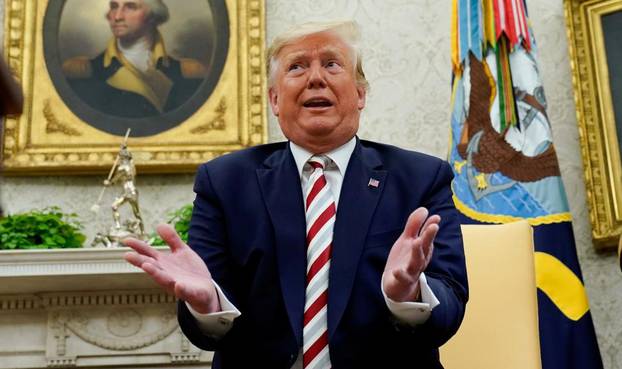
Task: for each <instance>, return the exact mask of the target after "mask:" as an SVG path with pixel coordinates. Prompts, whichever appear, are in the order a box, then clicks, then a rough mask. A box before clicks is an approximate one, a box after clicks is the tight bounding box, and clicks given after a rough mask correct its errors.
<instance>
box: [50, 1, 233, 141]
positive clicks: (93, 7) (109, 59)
mask: <svg viewBox="0 0 622 369" xmlns="http://www.w3.org/2000/svg"><path fill="white" fill-rule="evenodd" d="M43 41H44V57H45V60H46V65H47V67H48V71H49V73H50V77H51V79H52V82H53V84H54V86H55V88H56V90H57V92H58V93H59V95H60V96H61V98H62V99H63V101H64V102H65V103H66V104H67V106H68V107H69V108H70V109H71V110H72V112H73V113H74V114H76V115H77V116H78V117H79V118H80V119H82V120H83V121H85V122H86V123H87V124H89V125H92V126H93V127H95V128H97V129H100V130H102V131H104V132H108V133H111V134H115V135H123V134H124V132H125V131H126V130H127V128H132V133H133V134H132V135H133V136H150V135H155V134H158V133H161V132H163V131H165V130H168V129H170V128H173V127H175V126H177V125H179V124H181V123H182V122H183V121H184V120H186V119H187V118H188V117H190V116H191V115H192V114H193V113H194V112H196V110H197V109H198V108H200V107H201V105H202V104H204V103H205V102H206V101H207V99H208V98H209V96H210V95H211V93H212V91H213V90H214V88H215V86H216V84H217V83H218V80H219V77H220V74H221V73H222V71H223V67H224V62H225V59H226V56H227V51H228V46H229V45H228V42H229V22H228V13H227V8H226V5H225V4H224V1H208V0H184V1H183V6H181V4H180V2H179V1H174V0H89V1H83V0H50V2H49V4H48V8H47V9H46V13H45V18H44V24H43Z"/></svg>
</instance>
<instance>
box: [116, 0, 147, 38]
mask: <svg viewBox="0 0 622 369" xmlns="http://www.w3.org/2000/svg"><path fill="white" fill-rule="evenodd" d="M106 18H108V23H109V24H110V30H111V31H112V34H113V35H114V36H115V37H117V38H119V39H121V40H122V41H135V40H137V39H139V38H140V37H142V36H144V35H145V34H147V32H149V31H150V30H151V28H152V26H151V25H150V24H149V8H148V7H147V6H146V5H145V3H144V2H143V0H111V1H110V9H109V10H108V14H107V17H106Z"/></svg>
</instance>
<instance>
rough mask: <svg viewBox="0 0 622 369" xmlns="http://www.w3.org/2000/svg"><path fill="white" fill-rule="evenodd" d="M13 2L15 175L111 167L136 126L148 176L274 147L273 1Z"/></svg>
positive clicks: (135, 140) (10, 51)
mask: <svg viewBox="0 0 622 369" xmlns="http://www.w3.org/2000/svg"><path fill="white" fill-rule="evenodd" d="M182 3H183V4H182ZM5 7H6V9H5V25H4V26H5V28H4V29H5V33H4V34H5V37H4V45H5V47H4V50H5V57H6V59H7V61H8V64H9V66H10V68H11V70H12V72H13V74H14V76H15V77H16V78H17V80H18V81H19V82H20V83H21V85H22V88H23V91H24V96H25V101H24V112H23V113H22V114H21V115H19V116H10V117H8V118H7V119H6V121H5V123H4V129H3V136H2V143H3V147H2V166H3V171H4V173H5V174H9V175H40V174H52V173H54V174H89V173H101V172H106V171H107V170H108V169H109V168H110V166H111V165H112V163H113V162H114V158H115V156H116V153H117V152H118V150H119V144H120V143H121V142H122V140H123V136H124V135H125V132H126V131H127V129H128V128H131V135H130V139H129V143H128V145H129V146H130V150H131V151H132V152H133V154H134V160H135V162H136V166H137V169H138V170H139V171H140V172H142V173H145V172H151V173H171V172H191V171H194V170H195V169H196V167H197V165H198V164H200V163H202V162H204V161H207V160H209V159H211V158H214V157H216V156H219V155H222V154H224V153H227V152H231V151H234V150H238V149H242V148H245V147H249V146H253V145H256V144H260V143H264V142H266V140H267V120H266V111H265V110H266V109H265V108H264V106H265V101H266V96H265V85H266V81H265V77H264V75H265V74H264V70H265V62H264V41H265V20H264V19H265V14H264V12H265V7H264V3H263V0H184V1H183V2H179V1H175V0H89V1H84V0H37V1H30V0H5ZM141 11H142V13H141Z"/></svg>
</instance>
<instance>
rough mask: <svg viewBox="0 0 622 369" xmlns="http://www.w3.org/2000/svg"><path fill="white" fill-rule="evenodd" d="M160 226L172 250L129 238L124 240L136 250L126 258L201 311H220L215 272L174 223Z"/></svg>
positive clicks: (159, 232) (163, 286) (158, 228)
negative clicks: (158, 248) (157, 247)
mask: <svg viewBox="0 0 622 369" xmlns="http://www.w3.org/2000/svg"><path fill="white" fill-rule="evenodd" d="M156 230H157V232H158V234H159V235H160V237H162V239H163V240H164V242H166V243H167V244H168V246H169V248H170V250H171V252H170V253H167V252H161V251H157V250H156V249H154V248H153V247H151V246H150V245H149V244H147V243H146V242H144V241H141V240H137V239H135V238H128V239H126V240H123V243H124V244H125V245H126V246H128V247H131V248H132V249H133V250H134V251H135V252H128V253H127V254H126V255H125V260H127V261H128V262H129V263H131V264H132V265H134V266H136V267H138V268H141V269H142V270H144V271H145V272H146V273H147V274H149V275H150V276H151V278H152V279H153V280H154V281H155V282H156V283H157V284H158V285H160V286H161V287H162V288H164V289H165V290H166V291H168V292H169V293H171V294H174V295H175V296H176V297H177V298H178V299H180V300H184V301H186V302H187V303H188V304H190V306H192V308H193V309H194V310H196V311H197V312H199V313H202V314H206V313H211V312H216V311H220V304H219V302H218V295H217V293H216V289H215V287H214V284H213V283H212V276H211V274H210V272H209V270H208V269H207V266H206V265H205V263H204V262H203V260H202V259H201V258H200V257H199V255H198V254H197V253H196V252H194V251H193V250H192V249H191V248H190V247H189V246H188V245H186V244H185V243H184V242H183V241H182V240H181V239H180V238H179V235H178V234H177V233H176V232H175V229H173V227H171V226H170V225H167V224H161V225H159V226H158V227H157V229H156Z"/></svg>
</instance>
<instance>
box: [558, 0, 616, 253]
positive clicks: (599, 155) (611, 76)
mask: <svg viewBox="0 0 622 369" xmlns="http://www.w3.org/2000/svg"><path fill="white" fill-rule="evenodd" d="M564 7H565V15H566V23H567V29H568V39H569V46H570V58H571V65H572V73H573V84H574V92H575V103H576V108H577V120H578V123H579V138H580V141H581V152H582V156H583V165H584V173H585V183H586V187H587V198H588V204H589V208H590V220H591V224H592V237H593V239H594V245H595V247H596V248H597V249H602V248H613V247H615V245H616V244H617V242H618V239H619V238H620V235H621V234H622V161H621V160H620V158H621V156H622V155H621V147H620V142H621V141H622V94H621V93H622V53H621V52H620V51H622V48H620V47H619V40H620V36H621V35H622V33H619V32H620V31H618V29H620V30H621V31H622V27H620V25H621V24H622V0H588V1H585V0H584V1H581V0H564ZM614 41H615V43H618V46H617V47H613V43H614ZM618 49H619V50H618Z"/></svg>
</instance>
